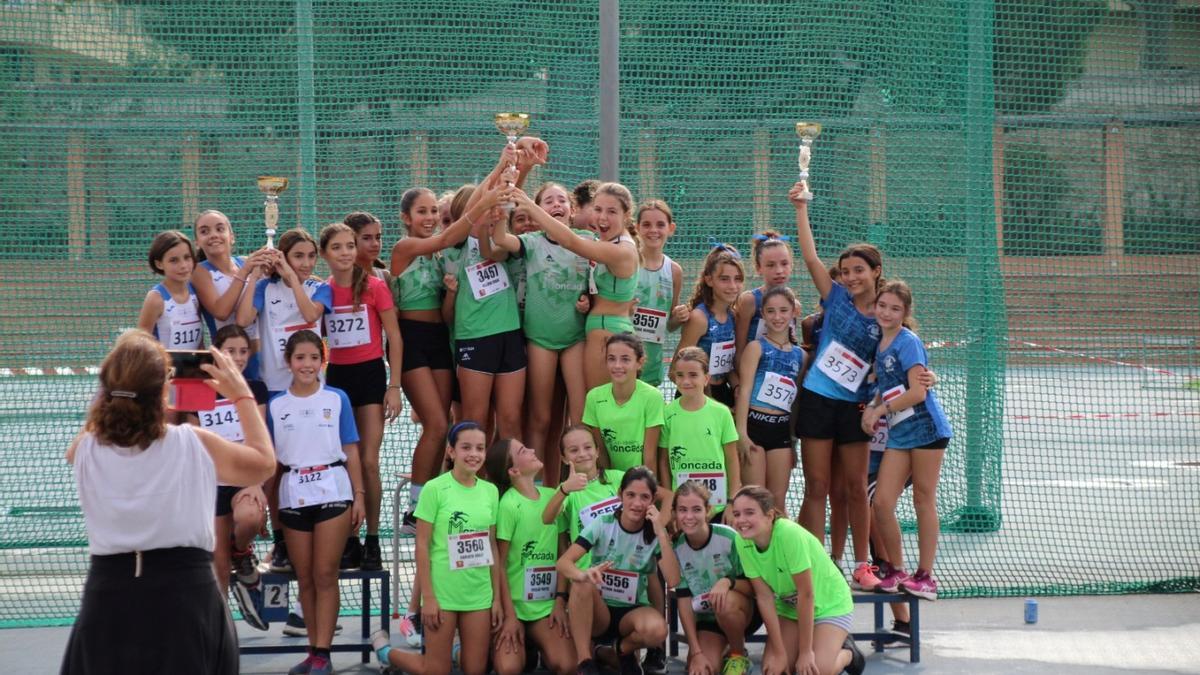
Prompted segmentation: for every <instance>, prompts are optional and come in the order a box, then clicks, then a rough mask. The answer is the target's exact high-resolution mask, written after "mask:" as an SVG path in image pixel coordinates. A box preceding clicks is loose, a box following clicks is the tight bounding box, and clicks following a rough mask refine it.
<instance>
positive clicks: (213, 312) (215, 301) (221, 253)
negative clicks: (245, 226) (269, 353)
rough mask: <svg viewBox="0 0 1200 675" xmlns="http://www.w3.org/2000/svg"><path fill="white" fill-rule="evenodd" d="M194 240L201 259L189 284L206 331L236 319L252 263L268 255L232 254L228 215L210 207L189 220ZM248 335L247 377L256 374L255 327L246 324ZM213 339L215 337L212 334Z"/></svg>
mask: <svg viewBox="0 0 1200 675" xmlns="http://www.w3.org/2000/svg"><path fill="white" fill-rule="evenodd" d="M192 231H193V233H194V234H195V235H196V244H197V245H198V246H199V247H200V255H199V256H197V257H199V258H200V259H201V260H200V261H199V264H197V265H196V269H195V270H194V271H193V272H192V288H193V289H194V290H195V292H196V297H197V298H199V299H200V312H201V315H202V316H203V317H204V323H205V325H206V326H208V334H209V335H210V336H216V334H217V331H218V330H220V329H222V328H224V327H225V326H229V325H232V324H235V323H237V306H238V301H239V300H241V297H242V295H243V294H245V293H246V292H247V291H246V289H247V288H250V285H249V283H247V282H248V276H249V273H250V270H251V269H253V268H254V266H256V265H259V264H262V263H263V262H265V261H266V260H268V259H269V255H268V254H266V253H264V252H263V251H255V252H254V253H251V254H250V256H249V257H248V258H243V257H242V256H235V255H233V245H234V242H235V238H234V236H233V227H232V226H231V225H230V223H229V217H228V216H226V215H225V214H224V213H221V212H220V211H216V210H213V209H209V210H207V211H203V212H201V213H200V215H199V216H196V221H195V223H193V224H192ZM249 292H250V293H253V292H254V290H253V289H251V290H250V291H249ZM246 333H247V334H248V335H249V336H250V347H251V360H250V365H249V366H248V367H247V371H246V372H247V376H248V377H257V375H258V330H257V327H256V326H253V325H251V326H247V327H246ZM214 339H215V337H214Z"/></svg>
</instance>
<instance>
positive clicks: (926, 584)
mask: <svg viewBox="0 0 1200 675" xmlns="http://www.w3.org/2000/svg"><path fill="white" fill-rule="evenodd" d="M900 590H902V591H904V592H905V593H908V594H909V595H915V596H917V597H918V598H921V599H922V600H937V580H936V579H934V578H933V577H932V576H930V574H929V572H926V571H925V570H917V573H916V574H914V575H912V576H911V577H909V578H907V579H905V580H904V581H901V582H900Z"/></svg>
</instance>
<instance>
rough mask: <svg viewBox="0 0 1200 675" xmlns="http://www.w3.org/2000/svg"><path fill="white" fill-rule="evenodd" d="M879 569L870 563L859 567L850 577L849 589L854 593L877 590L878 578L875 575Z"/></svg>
mask: <svg viewBox="0 0 1200 675" xmlns="http://www.w3.org/2000/svg"><path fill="white" fill-rule="evenodd" d="M878 571H879V568H878V567H876V566H874V565H872V564H871V563H863V564H861V565H859V566H858V567H857V568H856V569H855V570H854V574H851V575H850V587H851V588H853V589H854V590H856V591H873V590H875V589H876V588H879V577H877V576H875V573H876V572H878Z"/></svg>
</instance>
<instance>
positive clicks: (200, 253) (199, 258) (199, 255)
mask: <svg viewBox="0 0 1200 675" xmlns="http://www.w3.org/2000/svg"><path fill="white" fill-rule="evenodd" d="M204 216H219V217H220V218H221V219H222V220H224V221H225V225H226V226H228V227H229V234H230V235H231V238H232V235H233V223H231V222H230V220H229V216H227V215H225V214H224V213H222V212H220V211H218V210H216V209H204V210H203V211H201V212H200V213H199V214H197V215H196V219H195V220H193V221H192V232H193V233H195V231H196V228H197V227H199V226H200V219H201V218H203V217H204ZM193 257H194V259H195V260H196V264H197V265H199V264H200V263H202V262H204V261H205V260H208V256H207V255H205V253H204V249H203V248H201V249H198V250H197V251H196V255H195V256H193Z"/></svg>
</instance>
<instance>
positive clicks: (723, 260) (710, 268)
mask: <svg viewBox="0 0 1200 675" xmlns="http://www.w3.org/2000/svg"><path fill="white" fill-rule="evenodd" d="M722 265H733V266H734V267H735V268H736V269H737V271H738V274H740V275H742V277H743V278H745V276H746V270H745V268H743V267H742V255H741V254H740V253H738V250H737V249H736V248H734V247H732V246H730V245H729V244H717V245H716V246H714V247H713V249H712V250H711V251H709V252H708V255H707V256H705V258H704V268H703V269H702V270H701V272H700V278H699V279H696V285H695V287H694V288H693V289H692V297H691V299H690V300H688V307H689V308H691V309H696V307H698V306H699V305H700V303H704V306H705V307H709V308H711V307H712V303H713V289H712V286H709V285H708V281H707V280H708V279H710V278H712V276H713V275H715V274H716V273H717V272H718V271H720V269H721V266H722Z"/></svg>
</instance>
